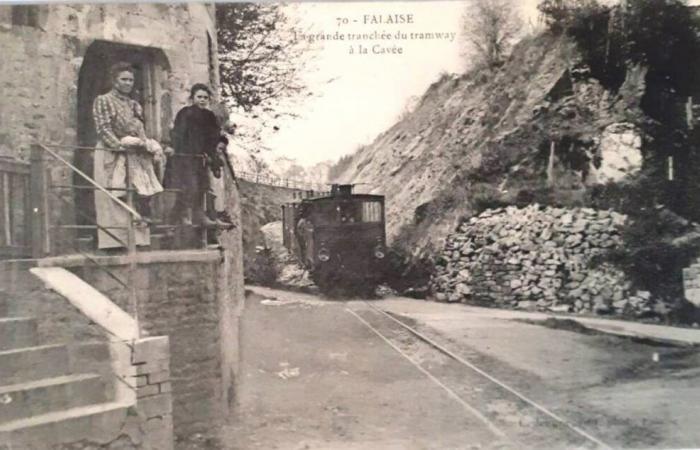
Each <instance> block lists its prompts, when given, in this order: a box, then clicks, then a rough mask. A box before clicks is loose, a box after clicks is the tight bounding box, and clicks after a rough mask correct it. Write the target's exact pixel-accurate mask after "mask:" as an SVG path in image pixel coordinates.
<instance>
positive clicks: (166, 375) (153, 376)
mask: <svg viewBox="0 0 700 450" xmlns="http://www.w3.org/2000/svg"><path fill="white" fill-rule="evenodd" d="M164 381H170V371H169V370H161V371H160V372H153V373H149V374H148V384H158V383H162V382H164Z"/></svg>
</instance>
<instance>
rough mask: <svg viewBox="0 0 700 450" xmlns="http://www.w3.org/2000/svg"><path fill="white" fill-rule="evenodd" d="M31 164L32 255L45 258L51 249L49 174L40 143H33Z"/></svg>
mask: <svg viewBox="0 0 700 450" xmlns="http://www.w3.org/2000/svg"><path fill="white" fill-rule="evenodd" d="M30 159H31V166H30V169H29V173H30V180H31V188H30V189H31V205H32V206H31V208H32V216H31V222H32V257H33V258H43V257H44V256H46V255H48V254H49V251H50V249H51V247H50V242H49V207H48V197H49V195H48V184H49V176H48V173H47V169H46V164H45V163H44V154H43V151H42V149H41V147H39V146H38V145H36V144H34V145H32V150H31V156H30Z"/></svg>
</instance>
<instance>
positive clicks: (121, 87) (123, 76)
mask: <svg viewBox="0 0 700 450" xmlns="http://www.w3.org/2000/svg"><path fill="white" fill-rule="evenodd" d="M133 88H134V74H133V73H131V72H127V71H124V72H119V75H117V76H116V77H115V78H114V89H116V90H117V91H119V92H120V93H122V94H125V95H128V94H131V90H132V89H133Z"/></svg>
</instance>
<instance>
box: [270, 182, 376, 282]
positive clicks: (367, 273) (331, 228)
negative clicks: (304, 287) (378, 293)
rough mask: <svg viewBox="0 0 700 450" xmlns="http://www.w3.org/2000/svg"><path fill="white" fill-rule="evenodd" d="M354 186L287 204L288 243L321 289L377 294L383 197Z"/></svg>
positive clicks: (285, 235)
mask: <svg viewBox="0 0 700 450" xmlns="http://www.w3.org/2000/svg"><path fill="white" fill-rule="evenodd" d="M352 189H353V185H349V184H347V185H333V186H332V187H331V192H330V195H328V196H323V197H315V198H305V199H302V200H301V201H299V202H295V203H288V204H285V205H283V206H282V216H283V226H284V230H283V239H284V246H285V247H286V248H287V250H288V251H289V252H290V253H291V254H292V255H294V257H295V258H296V259H297V260H298V261H299V262H300V263H301V264H302V265H303V266H304V267H305V268H306V269H307V270H309V273H310V275H311V279H312V280H313V281H314V283H316V285H317V286H318V287H319V289H321V291H322V292H326V293H328V292H336V291H338V290H342V291H343V292H346V293H347V292H349V293H358V294H368V293H372V292H373V291H374V289H375V288H376V286H377V285H378V284H379V282H380V281H381V278H382V276H383V274H384V267H385V260H386V232H385V227H384V196H382V195H369V194H353V193H352Z"/></svg>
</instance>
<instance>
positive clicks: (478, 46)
mask: <svg viewBox="0 0 700 450" xmlns="http://www.w3.org/2000/svg"><path fill="white" fill-rule="evenodd" d="M521 29H522V20H521V19H520V16H519V15H518V11H517V3H516V2H514V1H512V0H471V1H470V3H469V7H468V9H467V11H466V12H465V14H464V16H463V26H462V35H463V37H464V39H465V40H466V42H467V44H468V47H469V49H470V50H471V53H473V54H474V55H475V56H476V58H477V61H476V62H477V64H479V63H481V64H484V65H485V66H487V67H489V68H490V69H493V68H495V67H498V66H499V65H501V64H502V63H503V61H504V60H505V58H506V56H507V55H508V52H509V50H510V49H511V47H512V45H513V42H514V41H515V38H516V37H517V36H518V34H519V33H520V30H521Z"/></svg>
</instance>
